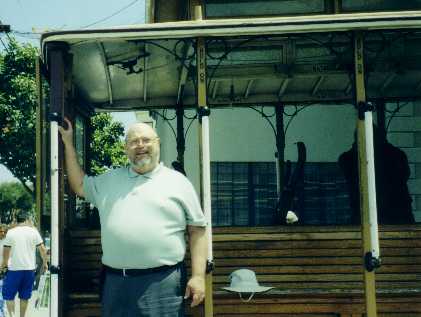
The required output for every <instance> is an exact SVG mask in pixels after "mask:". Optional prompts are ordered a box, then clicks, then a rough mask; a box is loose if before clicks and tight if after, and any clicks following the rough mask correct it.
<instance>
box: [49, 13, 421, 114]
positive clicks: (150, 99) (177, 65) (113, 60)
mask: <svg viewBox="0 0 421 317" xmlns="http://www.w3.org/2000/svg"><path fill="white" fill-rule="evenodd" d="M353 31H363V32H364V34H365V43H364V48H365V56H364V59H365V63H366V65H365V67H366V69H365V73H366V88H367V97H368V99H379V98H380V99H384V100H400V99H417V98H419V97H420V96H421V76H420V75H421V11H408V12H388V13H359V14H338V15H317V16H302V17H283V18H261V19H256V18H255V19H231V20H209V21H189V22H174V23H158V24H145V25H135V26H127V27H119V28H110V29H98V30H75V31H62V32H50V33H45V34H44V35H43V36H42V39H41V46H42V56H43V59H44V61H45V62H46V63H45V64H46V67H47V68H48V67H49V65H48V58H49V52H50V50H52V49H54V48H53V47H54V45H51V44H53V43H60V44H64V46H65V47H66V48H67V50H68V52H69V53H70V54H71V58H70V59H69V60H70V61H71V65H69V66H71V70H72V80H73V84H74V89H75V93H76V95H77V96H78V97H79V98H80V100H81V101H82V106H86V107H87V108H91V109H96V110H106V111H122V110H133V109H137V110H140V109H148V108H172V107H174V106H175V105H177V104H182V105H183V106H184V107H194V106H195V105H196V88H195V87H196V81H197V79H196V53H197V52H196V40H197V38H199V37H204V38H205V40H206V62H207V78H206V80H207V88H208V90H207V95H208V105H209V106H211V107H217V106H241V105H247V104H266V103H268V104H271V103H278V102H283V103H286V104H299V103H307V102H320V103H322V102H323V103H329V102H336V103H337V102H341V101H343V102H350V101H352V100H353V85H352V82H353V78H352V76H353V75H352V74H353V71H354V65H353V60H354V57H353V43H354V41H353Z"/></svg>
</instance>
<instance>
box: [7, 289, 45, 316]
mask: <svg viewBox="0 0 421 317" xmlns="http://www.w3.org/2000/svg"><path fill="white" fill-rule="evenodd" d="M37 297H38V292H37V291H33V292H32V297H31V299H30V300H29V304H28V310H27V311H26V315H25V317H49V316H50V311H49V309H48V308H39V309H36V308H35V300H36V298H37ZM4 309H5V313H6V317H10V316H9V314H8V313H7V308H6V303H5V307H4ZM19 316H20V315H19V300H18V299H16V300H15V317H19Z"/></svg>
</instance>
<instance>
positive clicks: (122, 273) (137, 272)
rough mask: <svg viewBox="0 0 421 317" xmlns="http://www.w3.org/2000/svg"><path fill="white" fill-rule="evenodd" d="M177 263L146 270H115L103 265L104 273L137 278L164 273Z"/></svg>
mask: <svg viewBox="0 0 421 317" xmlns="http://www.w3.org/2000/svg"><path fill="white" fill-rule="evenodd" d="M177 265H179V263H177V264H175V265H163V266H158V267H152V268H148V269H115V268H113V267H110V266H107V265H104V268H105V272H107V273H111V274H115V275H120V276H139V275H144V274H150V273H157V272H162V271H166V270H168V269H171V268H175V267H176V266H177Z"/></svg>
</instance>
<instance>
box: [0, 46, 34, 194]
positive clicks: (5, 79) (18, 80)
mask: <svg viewBox="0 0 421 317" xmlns="http://www.w3.org/2000/svg"><path fill="white" fill-rule="evenodd" d="M7 47H8V48H7V51H3V52H0V163H1V164H4V165H5V166H6V167H7V168H8V169H9V170H10V171H11V172H12V174H13V175H14V176H15V177H16V178H17V179H19V181H20V182H21V184H22V186H23V187H25V189H26V190H27V191H28V192H29V193H32V195H33V196H34V194H33V190H32V189H31V188H30V186H28V183H32V184H34V182H35V138H34V135H35V116H36V112H35V111H36V102H37V93H36V91H37V90H36V82H35V60H36V56H37V54H38V53H37V49H36V48H34V47H32V46H31V45H19V44H18V42H17V41H15V40H14V39H13V38H12V39H11V40H10V41H9V42H8V45H7Z"/></svg>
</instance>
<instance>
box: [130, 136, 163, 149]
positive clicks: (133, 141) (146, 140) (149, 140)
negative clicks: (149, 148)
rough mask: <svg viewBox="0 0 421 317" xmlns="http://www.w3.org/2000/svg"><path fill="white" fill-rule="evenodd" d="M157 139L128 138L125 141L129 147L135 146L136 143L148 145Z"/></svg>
mask: <svg viewBox="0 0 421 317" xmlns="http://www.w3.org/2000/svg"><path fill="white" fill-rule="evenodd" d="M157 139H158V138H136V139H131V140H129V141H128V142H127V143H128V144H129V146H130V147H134V146H137V145H138V144H143V145H150V144H152V143H153V142H154V141H155V140H157Z"/></svg>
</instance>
